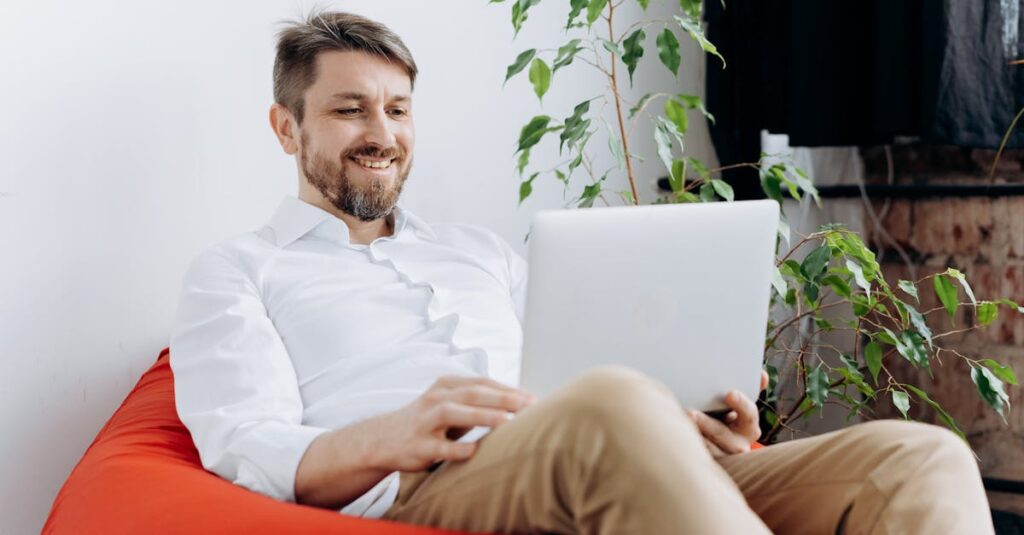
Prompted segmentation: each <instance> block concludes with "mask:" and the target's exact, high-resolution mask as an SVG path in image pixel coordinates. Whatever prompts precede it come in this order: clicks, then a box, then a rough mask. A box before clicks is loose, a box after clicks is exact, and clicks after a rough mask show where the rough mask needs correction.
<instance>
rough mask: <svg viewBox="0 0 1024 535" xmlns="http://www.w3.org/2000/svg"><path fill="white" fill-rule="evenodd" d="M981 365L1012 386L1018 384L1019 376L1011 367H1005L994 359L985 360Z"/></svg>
mask: <svg viewBox="0 0 1024 535" xmlns="http://www.w3.org/2000/svg"><path fill="white" fill-rule="evenodd" d="M981 364H983V365H984V366H985V367H986V368H988V369H990V370H992V373H994V374H995V376H996V377H998V378H1000V379H1002V380H1003V381H1005V382H1007V383H1009V384H1011V385H1016V384H1017V375H1016V374H1014V373H1013V368H1011V367H1009V366H1004V365H1002V364H1000V363H998V362H996V361H994V360H992V359H985V360H983V361H981Z"/></svg>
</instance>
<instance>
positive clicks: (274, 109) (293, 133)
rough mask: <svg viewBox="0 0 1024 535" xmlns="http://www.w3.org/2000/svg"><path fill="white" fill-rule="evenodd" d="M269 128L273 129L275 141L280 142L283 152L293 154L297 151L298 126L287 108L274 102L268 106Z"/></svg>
mask: <svg viewBox="0 0 1024 535" xmlns="http://www.w3.org/2000/svg"><path fill="white" fill-rule="evenodd" d="M270 128H272V129H273V130H274V135H275V136H277V141H278V142H279V143H281V148H282V149H284V152H285V154H295V153H296V152H298V151H299V139H298V135H299V128H298V125H297V124H296V122H295V116H294V115H292V112H291V111H290V110H289V109H288V108H286V107H284V106H282V105H280V104H278V103H276V102H275V103H274V104H273V105H272V106H270Z"/></svg>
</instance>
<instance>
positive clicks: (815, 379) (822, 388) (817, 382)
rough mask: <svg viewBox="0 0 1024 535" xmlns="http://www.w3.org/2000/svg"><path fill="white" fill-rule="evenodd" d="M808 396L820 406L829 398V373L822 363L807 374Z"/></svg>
mask: <svg viewBox="0 0 1024 535" xmlns="http://www.w3.org/2000/svg"><path fill="white" fill-rule="evenodd" d="M807 397H808V398H809V399H810V400H811V401H812V402H813V403H814V404H815V405H816V406H818V407H821V406H824V405H825V400H826V399H827V398H828V374H827V373H825V370H823V369H822V367H821V365H820V364H819V365H818V367H817V368H814V369H813V370H811V372H810V373H808V374H807Z"/></svg>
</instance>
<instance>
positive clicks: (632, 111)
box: [629, 93, 654, 119]
mask: <svg viewBox="0 0 1024 535" xmlns="http://www.w3.org/2000/svg"><path fill="white" fill-rule="evenodd" d="M652 97H654V93H647V94H646V95H644V96H642V97H640V100H638V101H636V106H633V107H632V108H630V109H629V118H630V119H632V118H633V116H634V115H636V114H637V113H638V112H639V111H640V110H641V109H643V107H644V106H646V105H647V101H649V100H651V98H652Z"/></svg>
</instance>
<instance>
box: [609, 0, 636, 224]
mask: <svg viewBox="0 0 1024 535" xmlns="http://www.w3.org/2000/svg"><path fill="white" fill-rule="evenodd" d="M623 1H624V0H623ZM620 3H621V2H620ZM614 14H615V5H614V4H609V5H608V40H609V41H611V42H613V43H614V42H615V33H614V30H613V28H612V18H613V17H614ZM616 63H617V62H616V61H615V56H614V54H613V55H612V72H611V82H612V93H613V94H614V95H615V114H616V116H617V117H618V120H619V135H620V136H621V137H622V152H623V158H625V159H626V178H628V179H629V189H630V191H632V192H633V204H634V205H637V206H639V205H640V191H639V190H637V187H636V178H634V176H633V157H632V156H630V155H629V140H628V138H627V137H626V124H625V121H623V119H622V95H620V94H619V81H618V76H616V71H615V66H616Z"/></svg>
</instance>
